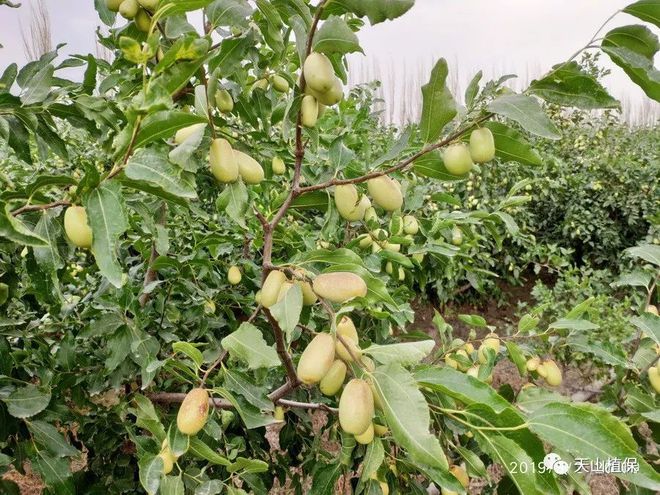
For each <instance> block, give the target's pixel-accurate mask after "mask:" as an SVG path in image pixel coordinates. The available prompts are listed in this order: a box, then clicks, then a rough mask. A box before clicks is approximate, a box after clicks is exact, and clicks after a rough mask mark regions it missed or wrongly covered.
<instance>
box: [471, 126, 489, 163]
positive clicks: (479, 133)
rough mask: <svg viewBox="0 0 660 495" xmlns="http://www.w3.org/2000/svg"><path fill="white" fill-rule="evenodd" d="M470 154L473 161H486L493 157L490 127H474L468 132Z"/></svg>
mask: <svg viewBox="0 0 660 495" xmlns="http://www.w3.org/2000/svg"><path fill="white" fill-rule="evenodd" d="M469 149H470V156H471V157H472V161H473V162H474V163H486V162H489V161H491V160H492V159H493V158H495V139H494V138H493V133H492V132H490V129H487V128H485V127H483V128H481V129H476V130H474V131H472V134H470V147H469Z"/></svg>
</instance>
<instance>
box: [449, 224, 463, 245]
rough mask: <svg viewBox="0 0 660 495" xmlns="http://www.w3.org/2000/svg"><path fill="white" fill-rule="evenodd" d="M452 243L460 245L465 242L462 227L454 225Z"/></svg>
mask: <svg viewBox="0 0 660 495" xmlns="http://www.w3.org/2000/svg"><path fill="white" fill-rule="evenodd" d="M451 243H452V244H453V245H454V246H460V245H461V244H463V231H462V230H461V229H460V227H454V228H453V229H451Z"/></svg>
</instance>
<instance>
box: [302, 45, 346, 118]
mask: <svg viewBox="0 0 660 495" xmlns="http://www.w3.org/2000/svg"><path fill="white" fill-rule="evenodd" d="M303 77H304V81H305V96H304V97H303V99H302V103H301V110H300V115H301V123H302V125H304V126H305V127H315V126H316V122H317V120H318V119H319V117H321V116H322V115H323V112H324V111H325V108H326V107H328V106H333V105H336V104H337V103H339V102H340V101H341V100H342V98H344V90H343V88H342V85H341V81H340V80H339V78H338V77H337V76H336V75H335V70H334V68H333V67H332V62H330V59H328V57H326V56H325V55H324V54H322V53H317V52H313V53H310V54H309V56H308V57H307V58H306V59H305V63H304V64H303Z"/></svg>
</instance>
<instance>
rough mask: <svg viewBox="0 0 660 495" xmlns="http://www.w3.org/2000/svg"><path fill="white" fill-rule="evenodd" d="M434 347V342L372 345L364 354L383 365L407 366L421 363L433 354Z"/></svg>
mask: <svg viewBox="0 0 660 495" xmlns="http://www.w3.org/2000/svg"><path fill="white" fill-rule="evenodd" d="M434 346H435V342H434V341H433V340H422V341H419V342H404V343H400V344H388V345H380V344H371V345H370V346H369V347H367V348H366V349H364V352H365V353H366V354H369V355H370V356H371V357H373V358H374V359H375V360H376V361H378V362H379V363H382V364H391V363H398V364H400V365H402V366H407V365H411V364H417V363H419V362H421V361H422V359H424V358H425V357H426V356H428V355H429V354H431V351H432V350H433V347H434Z"/></svg>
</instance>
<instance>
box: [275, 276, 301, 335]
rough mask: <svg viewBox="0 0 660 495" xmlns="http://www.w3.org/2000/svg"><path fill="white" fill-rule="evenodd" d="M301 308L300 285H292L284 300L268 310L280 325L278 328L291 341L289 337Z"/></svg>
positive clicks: (296, 323)
mask: <svg viewBox="0 0 660 495" xmlns="http://www.w3.org/2000/svg"><path fill="white" fill-rule="evenodd" d="M302 307H303V296H302V289H301V288H300V285H298V284H294V285H293V286H292V287H291V288H290V289H289V290H288V291H287V292H286V295H285V296H284V298H283V299H282V300H281V301H280V302H278V303H277V304H275V305H273V306H272V307H271V308H270V312H271V314H272V315H273V317H274V318H275V319H276V320H277V322H278V323H279V324H280V328H281V329H282V330H283V331H284V333H285V334H286V337H287V340H288V341H289V342H290V341H291V335H292V334H293V331H294V330H295V328H296V325H298V322H299V321H300V312H301V311H302Z"/></svg>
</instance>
